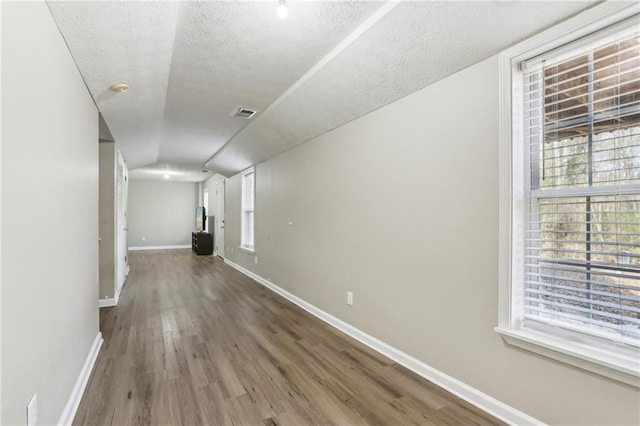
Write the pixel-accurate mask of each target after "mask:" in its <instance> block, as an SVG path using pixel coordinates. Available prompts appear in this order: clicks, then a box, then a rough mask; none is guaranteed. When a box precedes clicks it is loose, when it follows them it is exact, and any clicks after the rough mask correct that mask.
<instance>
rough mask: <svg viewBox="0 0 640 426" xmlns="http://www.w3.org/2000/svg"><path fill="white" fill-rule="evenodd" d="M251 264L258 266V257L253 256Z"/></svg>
mask: <svg viewBox="0 0 640 426" xmlns="http://www.w3.org/2000/svg"><path fill="white" fill-rule="evenodd" d="M253 262H254V263H255V264H256V265H257V264H258V256H254V257H253Z"/></svg>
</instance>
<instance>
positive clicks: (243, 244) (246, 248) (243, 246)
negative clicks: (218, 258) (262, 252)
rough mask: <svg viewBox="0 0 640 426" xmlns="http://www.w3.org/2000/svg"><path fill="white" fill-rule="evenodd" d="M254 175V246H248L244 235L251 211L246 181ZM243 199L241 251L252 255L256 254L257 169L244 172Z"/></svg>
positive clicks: (241, 207) (252, 216) (241, 210)
mask: <svg viewBox="0 0 640 426" xmlns="http://www.w3.org/2000/svg"><path fill="white" fill-rule="evenodd" d="M251 173H253V209H252V210H250V211H251V212H252V213H253V214H252V215H251V218H252V220H253V239H254V241H253V245H250V244H247V243H246V239H245V238H246V236H245V235H244V230H245V221H246V220H247V218H246V216H247V215H246V213H247V212H248V211H249V210H248V209H247V208H246V206H245V200H246V197H245V194H246V190H247V184H246V179H247V175H249V174H251ZM241 195H242V199H241V201H240V247H239V248H240V249H241V250H243V251H247V252H250V253H255V250H256V249H255V238H256V170H255V167H251V168H250V169H247V170H245V171H244V172H242V194H241Z"/></svg>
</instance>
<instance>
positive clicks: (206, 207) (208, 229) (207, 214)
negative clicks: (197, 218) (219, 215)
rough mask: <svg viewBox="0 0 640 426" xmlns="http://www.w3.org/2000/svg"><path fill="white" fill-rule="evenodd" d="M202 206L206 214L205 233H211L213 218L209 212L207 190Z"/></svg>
mask: <svg viewBox="0 0 640 426" xmlns="http://www.w3.org/2000/svg"><path fill="white" fill-rule="evenodd" d="M202 205H203V206H204V214H205V216H206V217H205V221H204V232H211V230H210V228H211V226H210V225H209V216H211V212H210V211H209V190H208V189H205V190H204V195H203V196H202Z"/></svg>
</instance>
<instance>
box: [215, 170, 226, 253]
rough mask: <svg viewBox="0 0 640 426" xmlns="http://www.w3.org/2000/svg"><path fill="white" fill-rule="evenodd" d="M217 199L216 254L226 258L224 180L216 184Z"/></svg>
mask: <svg viewBox="0 0 640 426" xmlns="http://www.w3.org/2000/svg"><path fill="white" fill-rule="evenodd" d="M216 201H217V203H216V204H217V205H216V207H217V211H216V224H215V235H214V245H215V247H214V254H215V255H217V256H220V257H222V258H224V181H221V182H218V183H217V184H216Z"/></svg>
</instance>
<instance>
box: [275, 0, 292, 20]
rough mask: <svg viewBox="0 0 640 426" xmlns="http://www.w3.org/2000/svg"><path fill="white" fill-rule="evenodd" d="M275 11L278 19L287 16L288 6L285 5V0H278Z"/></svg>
mask: <svg viewBox="0 0 640 426" xmlns="http://www.w3.org/2000/svg"><path fill="white" fill-rule="evenodd" d="M277 13H278V18H280V19H285V18H286V17H287V16H289V8H288V7H287V2H286V0H280V2H279V4H278V10H277Z"/></svg>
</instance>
